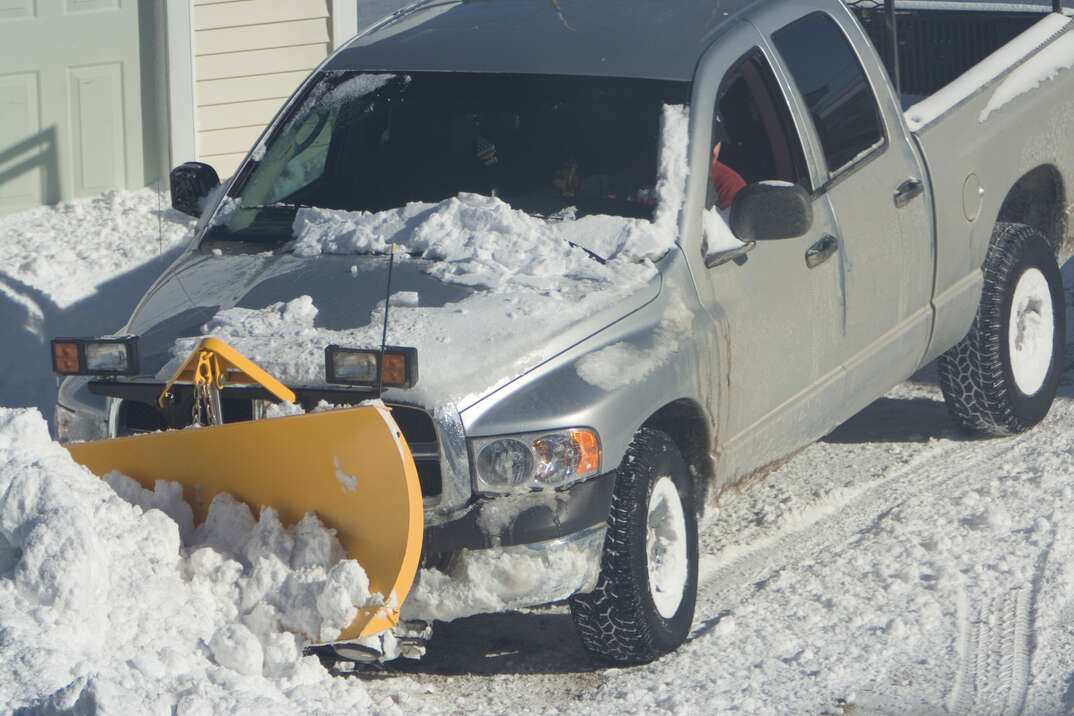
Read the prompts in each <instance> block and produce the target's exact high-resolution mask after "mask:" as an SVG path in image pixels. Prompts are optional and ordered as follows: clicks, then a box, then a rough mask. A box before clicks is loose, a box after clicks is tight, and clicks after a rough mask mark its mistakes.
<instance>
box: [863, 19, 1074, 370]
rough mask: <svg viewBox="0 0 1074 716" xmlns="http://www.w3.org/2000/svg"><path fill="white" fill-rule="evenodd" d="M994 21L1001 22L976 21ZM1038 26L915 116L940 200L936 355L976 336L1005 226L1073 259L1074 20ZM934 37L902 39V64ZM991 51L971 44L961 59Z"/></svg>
mask: <svg viewBox="0 0 1074 716" xmlns="http://www.w3.org/2000/svg"><path fill="white" fill-rule="evenodd" d="M946 14H947V13H937V14H936V16H937V17H940V16H943V15H946ZM859 15H860V13H859ZM930 15H933V13H932V12H931V11H920V12H917V13H914V14H913V17H914V18H915V19H914V20H913V22H916V23H918V24H919V25H921V26H924V25H925V24H926V23H927V22H929V16H930ZM959 15H960V16H961V17H963V18H966V17H969V18H972V17H974V16H975V13H959ZM988 17H992V18H993V19H995V17H996V14H995V13H982V14H980V16H979V18H978V19H980V18H988ZM1029 17H1032V18H1034V20H1035V22H1033V23H1032V24H1031V25H1029V26H1028V27H1027V28H1025V29H1023V31H1022V32H1020V33H1016V34H1015V35H1014V36H1012V37H1011V38H1009V41H1007V42H1006V43H1005V44H1002V45H1001V46H999V47H996V48H993V49H992V51H991V52H989V53H988V54H987V55H986V56H984V57H983V58H981V59H980V60H979V61H978V62H977V63H976V64H974V65H973V66H972V67H969V68H968V69H967V70H966V71H965V72H963V73H962V74H961V75H960V76H958V77H957V78H951V81H950V82H948V83H946V85H945V86H943V87H942V88H940V89H938V90H936V91H934V92H932V93H931V94H929V95H928V96H925V97H923V98H920V101H918V102H916V103H914V104H913V105H911V106H909V107H908V108H907V110H906V115H905V116H906V123H907V126H908V127H909V129H910V130H911V132H912V133H913V136H914V138H915V141H916V142H917V145H918V147H919V149H920V151H921V152H922V154H923V156H924V159H925V165H926V166H927V167H928V177H927V179H928V183H929V184H930V186H931V188H932V192H933V195H934V207H935V217H934V236H935V241H936V244H935V251H936V265H935V278H934V282H935V285H934V292H933V295H934V300H933V303H934V306H935V309H936V329H935V331H934V335H933V341H932V346H933V349H931V350H930V352H933V351H934V350H938V349H944V348H946V347H948V346H950V345H953V344H954V343H956V342H957V341H958V340H959V339H961V337H962V336H963V335H965V333H966V331H968V329H969V326H970V322H971V321H972V318H973V316H974V315H975V313H976V306H977V303H978V301H979V299H980V292H981V281H982V273H981V266H982V264H983V263H984V259H985V255H986V253H987V251H988V247H989V245H990V241H991V237H992V232H993V229H994V227H995V225H996V223H997V222H1001V221H1015V222H1021V223H1026V224H1029V225H1031V226H1034V227H1035V228H1037V229H1038V230H1040V231H1041V232H1042V233H1043V234H1044V235H1045V236H1047V237H1048V239H1049V240H1050V241H1052V243H1053V245H1054V247H1055V250H1056V254H1057V256H1058V258H1059V260H1060V263H1062V262H1063V261H1065V260H1066V259H1067V258H1068V257H1069V256H1070V255H1071V253H1072V252H1074V242H1072V240H1071V236H1070V235H1069V231H1068V228H1069V227H1068V217H1067V207H1068V206H1070V205H1071V204H1072V203H1074V195H1072V194H1071V187H1070V186H1069V183H1070V182H1069V181H1064V177H1067V178H1069V177H1071V176H1074V71H1071V70H1072V69H1074V21H1072V18H1071V17H1068V16H1066V15H1061V14H1057V13H1048V14H1046V15H1041V14H1035V15H1031V16H1029ZM1007 20H1008V21H1009V20H1010V18H1007ZM902 22H906V20H905V18H903V19H901V20H900V23H902ZM970 24H971V25H972V22H971V23H970ZM900 27H901V25H900ZM1005 27H1006V28H1007V30H1010V29H1012V28H1013V27H1015V25H1010V24H1008V25H1006V26H1005ZM925 36H927V33H921V32H919V33H918V35H916V36H910V37H909V38H907V37H903V38H902V39H901V40H900V51H901V53H902V55H903V56H905V55H914V54H915V53H917V51H918V49H919V48H915V47H913V45H912V44H911V43H912V42H913V41H914V39H915V38H918V39H920V38H921V37H925ZM875 41H876V40H875V39H874V42H875ZM889 44H890V43H889ZM985 47H987V45H981V44H978V45H973V44H972V43H968V44H967V45H965V46H963V48H962V55H961V56H963V57H965V56H969V55H971V54H979V52H980V51H982V50H983V49H984V48H985ZM920 51H921V52H922V53H925V54H927V53H928V52H929V50H928V49H926V48H925V47H922V48H920ZM915 61H916V60H915ZM900 64H901V63H900ZM889 72H890V70H889ZM911 78H912V76H911ZM938 79H939V77H938V76H933V77H932V78H931V79H930V82H932V83H936V82H937V81H938ZM930 86H931V85H930ZM919 88H920V86H915V85H913V84H911V85H909V86H908V87H904V92H903V95H904V100H905V99H906V98H907V97H910V96H913V95H912V94H909V95H908V94H907V92H906V90H910V91H911V93H912V91H913V90H914V89H919ZM967 247H969V249H970V250H969V251H967Z"/></svg>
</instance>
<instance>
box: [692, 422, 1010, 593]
mask: <svg viewBox="0 0 1074 716" xmlns="http://www.w3.org/2000/svg"><path fill="white" fill-rule="evenodd" d="M959 445H960V444H959V443H955V442H952V441H947V440H945V441H942V442H940V443H938V444H936V445H933V446H930V447H929V448H927V449H925V450H924V451H922V452H920V453H918V454H917V455H914V456H913V457H912V458H911V459H910V460H909V461H907V462H906V463H904V464H903V465H901V466H900V467H898V468H896V469H894V470H892V471H891V472H890V473H889V474H887V475H885V476H884V477H881V478H879V479H877V480H873V481H871V482H867V483H864V484H861V485H853V486H850V487H847V488H843V489H839V490H834V491H833V492H832V493H830V494H829V495H828V496H827V497H826V498H825V499H823V500H821V501H820V502H818V503H814V504H813V505H810V506H809V507H807V508H806V509H805V510H803V511H802V512H801V513H798V514H797V515H792V516H791V517H790V518H789V519H787V520H784V522H783V523H782V524H780V525H778V526H777V527H776V530H775V532H774V533H772V534H768V535H765V536H763V537H761V538H759V539H756V540H753V541H752V542H749V543H745V544H742V543H740V544H733V545H730V546H728V547H727V548H725V549H723V550H721V553H722V555H706V556H707V558H708V559H707V560H706V562H705V565H704V566H705V570H704V571H703V572H702V574H701V591H700V593H699V595H698V597H699V601H700V600H701V599H704V600H705V603H706V606H708V605H712V604H714V603H715V604H717V605H718V603H719V602H720V599H721V598H722V597H724V596H726V595H729V594H730V593H731V592H734V591H736V590H738V589H740V588H742V587H745V586H752V585H753V584H754V583H756V582H757V581H759V580H760V579H761V577H763V576H765V575H766V574H768V573H774V572H777V571H779V570H780V569H782V568H783V567H785V566H787V565H791V564H794V563H795V562H798V561H801V559H802V558H803V557H805V556H807V555H810V554H814V553H817V552H820V551H823V550H826V549H828V548H830V547H832V546H834V545H837V544H839V543H842V542H845V541H847V540H849V539H850V538H851V537H852V536H853V535H854V534H856V533H858V532H861V531H862V530H864V529H866V528H867V527H868V526H869V525H870V524H872V523H873V522H875V521H876V520H877V519H878V518H880V517H881V516H882V515H883V514H884V513H886V512H888V511H890V510H891V509H892V508H893V507H896V506H897V505H898V504H900V503H901V502H903V501H904V500H905V499H908V498H910V497H913V496H917V495H920V494H922V490H921V488H922V487H925V486H935V485H937V484H939V483H942V482H947V481H949V480H952V479H955V478H956V477H958V476H960V475H962V474H965V473H967V472H970V471H972V470H973V469H974V468H976V467H977V466H978V465H980V464H981V463H983V462H986V461H988V460H989V459H991V458H992V457H993V454H995V453H999V452H1002V451H1003V450H1005V449H1006V446H1005V445H1004V446H1003V447H1002V448H998V449H996V448H993V449H992V450H982V451H979V452H978V453H977V454H976V456H975V457H973V458H972V459H971V460H969V461H963V462H962V464H961V467H960V468H959V469H958V470H956V471H954V472H952V473H949V474H948V475H945V476H942V477H939V478H935V477H933V476H932V475H931V474H929V473H928V470H927V468H928V467H929V466H931V465H935V464H942V463H943V462H944V460H945V458H947V456H948V455H950V454H951V453H952V452H955V451H956V450H957V449H958V447H959ZM915 475H916V478H915V477H914V476H915ZM708 527H709V528H710V529H719V526H718V521H717V522H716V523H713V524H712V525H708ZM736 603H737V602H736V601H734V600H729V601H728V602H726V603H725V604H724V606H730V605H733V604H736Z"/></svg>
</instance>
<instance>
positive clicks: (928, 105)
mask: <svg viewBox="0 0 1074 716" xmlns="http://www.w3.org/2000/svg"><path fill="white" fill-rule="evenodd" d="M1070 23H1071V18H1069V17H1066V16H1064V15H1059V14H1057V13H1052V14H1049V15H1048V16H1046V17H1045V18H1043V19H1042V20H1041V21H1040V22H1038V23H1037V24H1035V25H1033V27H1031V28H1029V29H1028V30H1026V31H1025V32H1023V33H1022V34H1021V35H1019V36H1018V37H1016V38H1014V39H1013V40H1011V41H1010V42H1009V43H1007V44H1006V45H1004V46H1003V47H1001V48H1000V49H998V50H996V51H995V52H993V53H992V54H991V55H989V56H988V57H987V58H986V59H984V60H983V61H981V62H979V63H978V64H976V65H974V66H973V67H972V68H971V69H969V70H968V71H967V72H966V73H965V74H963V75H962V76H961V77H959V78H958V79H956V80H955V81H954V82H952V83H951V84H949V85H947V86H946V87H944V88H943V89H941V90H940V91H939V92H936V93H935V94H933V95H930V96H929V97H927V98H925V99H924V100H922V101H920V102H918V103H917V104H915V105H914V106H912V107H910V108H909V109H907V110H906V113H905V116H906V122H907V124H908V125H909V127H910V131H912V132H917V131H920V130H921V129H924V128H925V127H926V126H928V125H929V124H931V123H932V122H934V121H936V119H937V118H939V117H940V116H941V115H943V114H945V113H947V112H949V111H950V110H952V109H954V108H955V107H956V106H958V105H959V104H961V103H962V102H964V101H966V100H967V99H969V98H970V97H972V96H973V95H974V94H976V93H977V92H978V91H980V90H981V89H982V88H984V87H985V86H987V85H989V84H991V83H992V82H994V81H995V80H996V79H997V78H999V77H1000V76H1001V75H1003V73H1005V72H1007V71H1008V70H1010V69H1011V68H1012V67H1014V66H1015V65H1017V64H1018V63H1020V62H1022V61H1023V60H1024V59H1025V58H1026V57H1028V56H1030V55H1031V54H1033V52H1035V51H1036V50H1038V49H1039V48H1040V47H1041V46H1042V45H1044V44H1045V43H1047V42H1048V41H1049V40H1051V39H1053V38H1055V37H1056V35H1058V34H1059V33H1061V32H1065V31H1067V30H1068V29H1069V27H1070ZM986 119H987V114H985V115H982V117H981V121H982V122H983V121H985V120H986Z"/></svg>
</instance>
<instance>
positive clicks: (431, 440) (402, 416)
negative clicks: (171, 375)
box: [116, 391, 443, 498]
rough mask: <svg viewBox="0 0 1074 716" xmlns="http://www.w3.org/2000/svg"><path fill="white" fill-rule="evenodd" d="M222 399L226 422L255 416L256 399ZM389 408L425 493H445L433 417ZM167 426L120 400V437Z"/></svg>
mask: <svg viewBox="0 0 1074 716" xmlns="http://www.w3.org/2000/svg"><path fill="white" fill-rule="evenodd" d="M225 394H226V391H225ZM221 402H222V404H223V408H224V422H225V423H241V422H245V421H247V420H252V419H253V416H254V403H253V401H251V400H245V399H235V398H226V397H225V398H223V400H222V401H221ZM389 407H390V408H391V409H392V417H393V418H395V422H396V423H398V425H399V429H400V430H401V431H402V432H403V437H404V438H406V441H407V444H408V445H409V446H410V452H411V454H412V455H413V456H414V464H415V465H416V466H417V468H418V480H419V481H420V482H421V494H422V496H423V497H426V498H431V497H439V496H440V494H441V492H443V478H442V476H441V472H440V444H439V441H438V440H437V436H436V426H435V424H434V423H433V419H432V417H431V416H430V415H429V414H428V413H426V412H425V411H424V410H422V409H421V408H415V407H412V406H409V405H390V406H389ZM166 428H167V422H166V421H165V419H164V415H163V414H162V413H161V412H160V410H159V409H157V407H156V406H154V405H149V404H148V403H141V402H137V401H133V400H123V401H120V404H119V411H118V413H117V416H116V435H117V436H119V437H125V436H129V435H141V434H144V433H151V432H156V431H158V430H164V429H166Z"/></svg>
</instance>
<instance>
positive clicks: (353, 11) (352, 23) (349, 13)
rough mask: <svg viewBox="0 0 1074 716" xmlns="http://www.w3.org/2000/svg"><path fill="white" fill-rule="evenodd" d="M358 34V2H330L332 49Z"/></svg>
mask: <svg viewBox="0 0 1074 716" xmlns="http://www.w3.org/2000/svg"><path fill="white" fill-rule="evenodd" d="M357 34H358V0H332V49H333V50H335V49H338V48H340V47H342V46H343V44H344V43H346V42H347V41H348V40H350V39H351V38H352V37H354V36H355V35H357Z"/></svg>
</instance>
